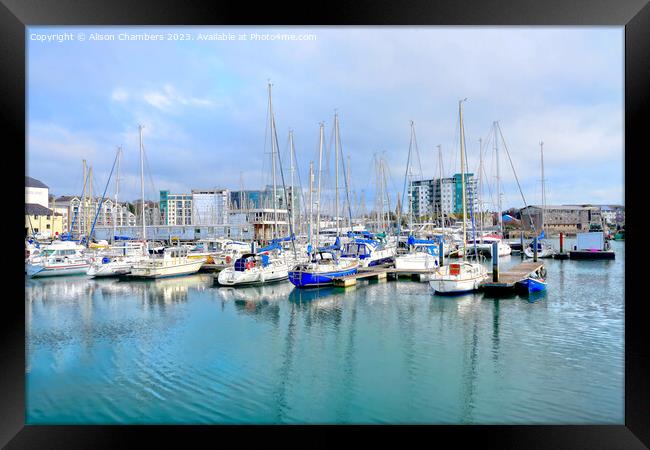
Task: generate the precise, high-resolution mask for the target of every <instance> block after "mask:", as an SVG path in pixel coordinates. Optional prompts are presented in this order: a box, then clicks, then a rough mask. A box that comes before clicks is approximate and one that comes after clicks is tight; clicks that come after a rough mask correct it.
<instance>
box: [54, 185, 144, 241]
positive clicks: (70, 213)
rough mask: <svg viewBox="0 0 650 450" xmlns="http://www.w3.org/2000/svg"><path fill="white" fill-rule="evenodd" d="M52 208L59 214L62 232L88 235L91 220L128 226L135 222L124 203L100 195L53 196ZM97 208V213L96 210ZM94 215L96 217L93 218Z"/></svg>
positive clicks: (91, 223) (98, 222) (109, 224)
mask: <svg viewBox="0 0 650 450" xmlns="http://www.w3.org/2000/svg"><path fill="white" fill-rule="evenodd" d="M52 209H53V210H54V211H55V212H57V213H58V214H61V216H62V228H63V232H64V233H68V232H72V233H76V234H77V235H78V234H79V233H81V234H82V235H86V236H87V235H89V233H90V230H91V229H92V225H93V222H95V227H98V226H110V227H112V226H113V222H115V225H116V226H120V227H121V226H130V225H135V224H136V217H135V214H133V213H132V212H131V211H129V208H128V206H127V204H126V203H119V202H118V203H115V200H114V199H110V198H105V199H104V201H103V202H102V201H101V198H100V197H87V198H85V199H84V198H82V197H77V196H70V195H64V196H61V197H58V198H55V199H54V200H53V202H52ZM98 209H99V213H97V210H98ZM95 217H96V218H95Z"/></svg>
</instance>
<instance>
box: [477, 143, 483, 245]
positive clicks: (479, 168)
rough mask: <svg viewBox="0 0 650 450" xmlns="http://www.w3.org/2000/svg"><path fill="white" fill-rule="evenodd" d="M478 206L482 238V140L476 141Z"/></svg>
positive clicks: (479, 227)
mask: <svg viewBox="0 0 650 450" xmlns="http://www.w3.org/2000/svg"><path fill="white" fill-rule="evenodd" d="M478 183H479V185H478V205H479V215H478V217H479V221H480V222H479V224H478V229H479V235H480V236H483V212H484V211H483V139H482V138H479V139H478Z"/></svg>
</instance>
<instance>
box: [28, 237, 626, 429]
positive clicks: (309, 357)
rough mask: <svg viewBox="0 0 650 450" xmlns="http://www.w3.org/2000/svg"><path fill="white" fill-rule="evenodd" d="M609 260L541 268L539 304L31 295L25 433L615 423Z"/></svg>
mask: <svg viewBox="0 0 650 450" xmlns="http://www.w3.org/2000/svg"><path fill="white" fill-rule="evenodd" d="M612 245H613V246H614V247H615V250H616V252H617V255H616V260H615V261H553V260H550V261H546V262H547V270H548V293H547V294H546V295H545V296H542V297H541V298H538V299H535V300H534V301H532V300H530V299H526V298H522V297H518V296H515V297H512V298H508V299H499V300H495V299H490V298H485V297H484V296H483V294H480V293H479V294H471V295H463V296H460V297H452V298H448V297H437V296H433V295H431V293H430V291H429V286H428V283H418V282H414V281H406V280H400V281H387V282H376V281H371V282H361V283H360V284H359V285H358V286H357V287H356V288H348V290H345V291H344V290H343V289H340V288H323V289H320V290H317V291H299V290H294V289H293V286H292V285H291V284H290V283H288V282H286V283H282V284H276V285H268V286H263V287H253V288H245V289H232V288H219V287H215V286H213V285H212V277H211V276H210V275H202V274H199V275H195V276H190V277H184V278H176V279H167V280H158V281H149V282H145V281H119V280H98V281H96V280H91V279H88V278H85V277H67V278H59V279H55V278H52V279H42V280H38V279H36V280H27V281H26V293H25V317H26V333H27V335H26V336H27V340H26V342H27V343H26V346H27V349H26V350H27V368H26V377H27V378H26V381H27V383H26V387H27V401H26V422H27V423H28V424H72V423H74V424H80V423H88V424H91V423H92V424H118V423H119V424H123V423H124V424H131V423H132V424H135V423H138V424H145V423H146V424H162V423H174V424H182V423H264V424H267V423H295V424H298V423H300V424H301V423H337V424H348V423H364V424H365V423H376V424H379V423H432V424H453V423H481V424H501V423H518V424H528V423H531V424H584V423H598V424H622V423H624V405H623V398H624V378H623V373H624V340H623V332H624V295H623V280H624V244H623V243H622V242H613V243H612ZM519 261H520V259H519V257H515V256H512V257H506V258H505V259H504V260H503V266H502V270H503V269H504V268H507V266H508V265H512V264H514V263H518V262H519Z"/></svg>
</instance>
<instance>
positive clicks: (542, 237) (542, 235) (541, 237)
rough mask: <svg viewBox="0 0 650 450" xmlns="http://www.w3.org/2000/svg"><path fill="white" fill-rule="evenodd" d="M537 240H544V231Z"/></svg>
mask: <svg viewBox="0 0 650 450" xmlns="http://www.w3.org/2000/svg"><path fill="white" fill-rule="evenodd" d="M537 239H544V230H542V232H541V233H539V236H537Z"/></svg>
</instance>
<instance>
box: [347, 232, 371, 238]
mask: <svg viewBox="0 0 650 450" xmlns="http://www.w3.org/2000/svg"><path fill="white" fill-rule="evenodd" d="M355 236H363V237H365V238H368V239H372V238H373V237H374V236H373V235H372V233H371V232H369V231H348V237H349V238H353V237H355Z"/></svg>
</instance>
